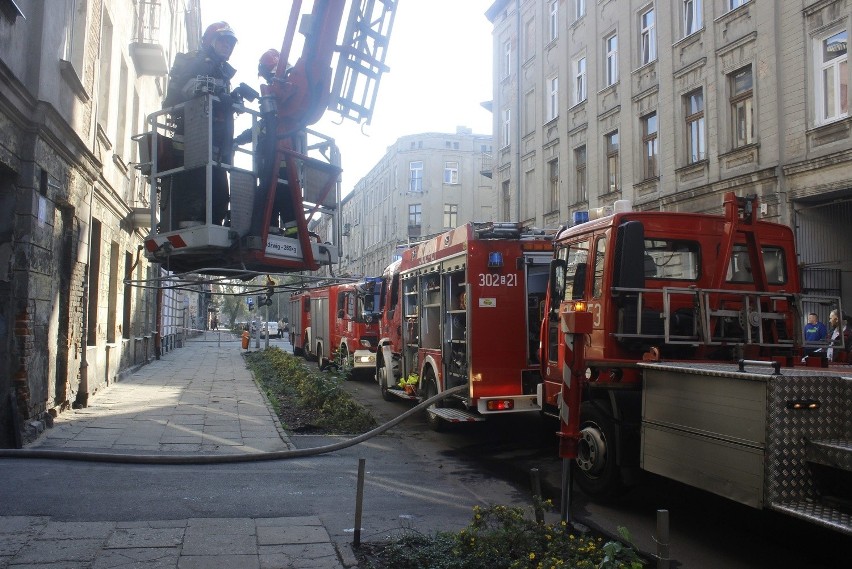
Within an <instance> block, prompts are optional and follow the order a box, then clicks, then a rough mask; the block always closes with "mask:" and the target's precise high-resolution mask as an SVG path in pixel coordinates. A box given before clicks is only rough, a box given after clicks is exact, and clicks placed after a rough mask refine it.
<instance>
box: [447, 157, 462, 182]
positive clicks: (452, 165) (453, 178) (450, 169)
mask: <svg viewBox="0 0 852 569" xmlns="http://www.w3.org/2000/svg"><path fill="white" fill-rule="evenodd" d="M444 183H445V184H458V183H459V163H458V162H444Z"/></svg>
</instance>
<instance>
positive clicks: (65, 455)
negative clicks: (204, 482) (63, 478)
mask: <svg viewBox="0 0 852 569" xmlns="http://www.w3.org/2000/svg"><path fill="white" fill-rule="evenodd" d="M467 388H468V386H467V385H459V386H457V387H453V388H451V389H447V390H446V391H444V392H442V393H439V394H437V395H435V396H433V397H430V398H429V399H426V400H425V401H423V402H421V403H419V404H417V405H415V406H414V407H412V408H411V409H409V410H408V411H406V412H405V413H402V414H401V415H399V416H398V417H395V418H393V419H391V420H390V421H388V422H387V423H384V424H383V425H379V426H378V427H376V428H375V429H373V430H371V431H367V432H366V433H363V434H360V435H358V436H357V437H354V438H351V439H348V440H345V441H340V442H339V443H334V444H331V445H325V446H321V447H313V448H303V449H292V450H277V451H270V452H255V453H250V454H168V455H159V454H157V455H154V454H116V453H107V452H85V451H76V450H75V451H70V450H54V449H50V450H48V449H0V458H42V459H49V460H74V461H78V462H107V463H117V464H150V465H160V464H192V465H202V464H232V463H238V462H261V461H266V460H285V459H290V458H303V457H306V456H318V455H321V454H328V453H330V452H336V451H338V450H343V449H345V448H349V447H351V446H355V445H357V444H360V443H363V442H364V441H366V440H369V439H371V438H373V437H375V436H376V435H380V434H382V433H384V432H385V431H387V430H388V429H390V428H391V427H395V426H396V425H398V424H399V423H401V422H403V421H404V420H406V419H407V418H409V417H411V416H412V415H414V414H415V413H418V412H419V411H422V410H424V409H426V408H427V407H429V406H430V405H432V404H433V403H437V402H438V401H441V400H442V399H444V398H446V397H449V396H450V395H455V394H456V393H460V392H461V391H463V390H465V389H467Z"/></svg>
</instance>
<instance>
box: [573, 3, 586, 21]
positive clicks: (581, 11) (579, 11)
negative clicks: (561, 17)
mask: <svg viewBox="0 0 852 569" xmlns="http://www.w3.org/2000/svg"><path fill="white" fill-rule="evenodd" d="M585 15H586V0H574V21H577V20H579V19H580V18H582V17H583V16H585Z"/></svg>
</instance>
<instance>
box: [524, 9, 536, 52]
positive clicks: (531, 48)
mask: <svg viewBox="0 0 852 569" xmlns="http://www.w3.org/2000/svg"><path fill="white" fill-rule="evenodd" d="M535 40H536V35H535V18H530V19H529V20H527V21H526V22H525V23H524V61H527V60H529V59H532V58H533V56H534V55H535Z"/></svg>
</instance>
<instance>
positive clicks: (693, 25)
mask: <svg viewBox="0 0 852 569" xmlns="http://www.w3.org/2000/svg"><path fill="white" fill-rule="evenodd" d="M702 25H703V22H702V20H701V0H683V35H684V36H688V35H690V34H694V33H695V32H697V31H698V30H700V29H701V26H702Z"/></svg>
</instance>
